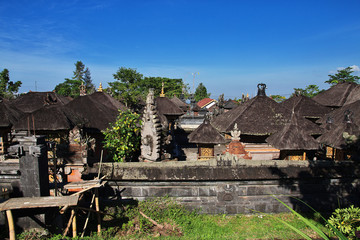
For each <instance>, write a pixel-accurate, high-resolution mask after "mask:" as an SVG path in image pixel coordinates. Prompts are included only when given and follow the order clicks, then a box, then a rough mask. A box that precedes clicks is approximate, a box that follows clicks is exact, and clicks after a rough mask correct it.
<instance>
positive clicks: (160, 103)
mask: <svg viewBox="0 0 360 240" xmlns="http://www.w3.org/2000/svg"><path fill="white" fill-rule="evenodd" d="M155 105H156V109H157V111H158V113H159V114H162V115H165V116H166V115H169V116H181V115H183V114H184V112H183V110H181V109H180V108H179V107H178V106H176V105H175V103H173V102H172V101H171V100H170V99H168V98H167V97H157V98H156V99H155Z"/></svg>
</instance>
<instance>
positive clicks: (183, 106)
mask: <svg viewBox="0 0 360 240" xmlns="http://www.w3.org/2000/svg"><path fill="white" fill-rule="evenodd" d="M170 100H171V101H172V102H173V103H174V104H175V105H176V106H178V107H179V108H180V109H181V110H183V111H186V110H187V109H188V104H186V103H184V102H183V101H181V100H180V99H179V98H178V97H176V96H174V97H173V98H171V99H170Z"/></svg>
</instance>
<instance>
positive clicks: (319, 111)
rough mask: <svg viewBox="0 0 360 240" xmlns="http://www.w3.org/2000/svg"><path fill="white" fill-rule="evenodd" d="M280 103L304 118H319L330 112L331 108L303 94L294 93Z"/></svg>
mask: <svg viewBox="0 0 360 240" xmlns="http://www.w3.org/2000/svg"><path fill="white" fill-rule="evenodd" d="M280 104H281V105H282V106H284V107H286V108H288V109H290V110H294V112H295V113H297V114H298V115H300V116H303V117H306V118H321V117H323V116H324V115H325V114H327V113H329V112H331V108H329V107H325V106H323V105H321V104H319V103H317V102H316V101H314V100H313V99H311V98H309V97H306V96H303V95H294V96H292V97H291V98H289V99H286V100H285V101H283V102H281V103H280Z"/></svg>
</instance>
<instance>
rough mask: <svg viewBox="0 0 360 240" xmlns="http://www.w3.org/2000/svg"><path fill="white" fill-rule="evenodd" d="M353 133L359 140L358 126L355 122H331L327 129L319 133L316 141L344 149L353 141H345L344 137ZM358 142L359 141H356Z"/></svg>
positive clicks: (359, 129)
mask: <svg viewBox="0 0 360 240" xmlns="http://www.w3.org/2000/svg"><path fill="white" fill-rule="evenodd" d="M349 135H353V136H355V137H356V138H357V141H359V138H360V127H359V125H357V124H355V123H341V124H337V125H334V124H331V126H329V129H328V130H327V131H326V132H325V133H324V134H323V135H321V136H320V137H319V138H318V139H317V141H318V142H319V143H322V144H325V145H327V146H331V147H334V148H337V149H345V148H347V147H349V146H351V144H354V142H347V140H346V137H347V136H349ZM356 143H357V144H359V142H356Z"/></svg>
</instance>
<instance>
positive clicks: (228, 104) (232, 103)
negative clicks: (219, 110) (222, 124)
mask: <svg viewBox="0 0 360 240" xmlns="http://www.w3.org/2000/svg"><path fill="white" fill-rule="evenodd" d="M237 106H239V103H238V102H237V101H235V100H231V99H229V100H227V101H226V102H225V104H224V108H225V109H233V108H236V107H237Z"/></svg>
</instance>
